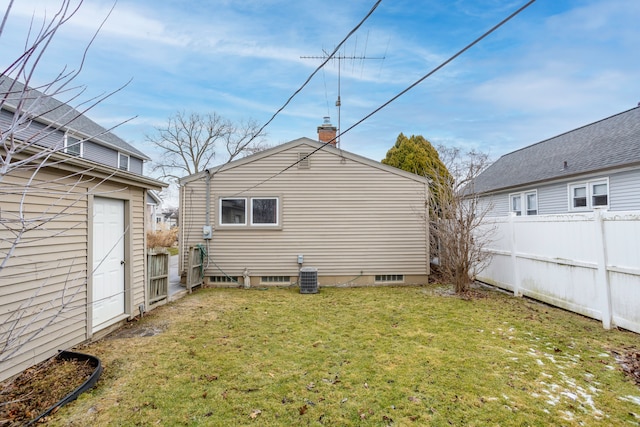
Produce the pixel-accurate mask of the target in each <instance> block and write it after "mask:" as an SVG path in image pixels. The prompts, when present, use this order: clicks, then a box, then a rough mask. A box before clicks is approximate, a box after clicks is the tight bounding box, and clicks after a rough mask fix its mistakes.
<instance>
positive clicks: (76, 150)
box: [64, 134, 82, 157]
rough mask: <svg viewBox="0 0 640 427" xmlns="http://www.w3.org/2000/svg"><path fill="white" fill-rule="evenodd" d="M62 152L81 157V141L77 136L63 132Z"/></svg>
mask: <svg viewBox="0 0 640 427" xmlns="http://www.w3.org/2000/svg"><path fill="white" fill-rule="evenodd" d="M64 152H65V153H67V154H69V155H71V156H77V157H82V141H81V140H79V139H78V138H74V137H73V136H70V135H68V134H65V135H64Z"/></svg>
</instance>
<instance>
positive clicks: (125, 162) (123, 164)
mask: <svg viewBox="0 0 640 427" xmlns="http://www.w3.org/2000/svg"><path fill="white" fill-rule="evenodd" d="M118 169H122V170H123V171H128V170H129V156H127V155H126V154H124V153H118Z"/></svg>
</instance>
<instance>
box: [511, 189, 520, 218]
mask: <svg viewBox="0 0 640 427" xmlns="http://www.w3.org/2000/svg"><path fill="white" fill-rule="evenodd" d="M511 212H513V213H515V214H516V215H518V216H520V215H522V196H520V194H512V195H511Z"/></svg>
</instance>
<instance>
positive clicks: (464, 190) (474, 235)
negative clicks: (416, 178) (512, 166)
mask: <svg viewBox="0 0 640 427" xmlns="http://www.w3.org/2000/svg"><path fill="white" fill-rule="evenodd" d="M438 153H439V154H440V159H441V160H442V162H443V163H444V164H445V165H446V166H447V170H448V171H449V173H450V174H451V177H452V179H448V180H435V181H437V182H433V183H432V185H431V187H430V188H431V192H430V201H431V202H432V203H436V202H437V205H438V209H439V212H438V215H437V216H436V217H435V218H432V219H431V221H430V226H429V229H430V234H431V254H432V256H434V257H436V259H437V263H436V264H437V271H438V272H439V273H440V275H441V279H442V280H443V281H446V282H449V283H452V284H453V285H454V287H455V290H456V292H457V293H464V292H467V291H468V289H469V285H470V284H471V283H472V282H473V280H474V279H475V276H476V274H477V272H479V271H480V270H481V269H482V268H483V267H484V266H485V265H486V263H487V262H488V261H489V256H490V255H489V253H488V252H485V251H484V250H483V248H484V246H485V245H486V244H487V243H489V242H490V241H491V234H492V232H493V229H491V228H487V227H484V226H482V225H483V220H484V218H485V216H486V214H487V212H488V211H489V209H490V206H489V205H485V204H481V203H480V202H479V198H478V196H477V195H476V194H475V193H474V191H473V180H474V179H475V177H477V176H478V175H479V174H480V172H482V171H483V170H484V169H485V168H486V167H487V166H488V165H489V161H488V156H487V155H486V154H484V153H480V152H477V151H469V152H466V153H464V152H462V151H461V150H460V149H459V148H448V147H444V146H440V147H438ZM434 173H437V172H436V171H434Z"/></svg>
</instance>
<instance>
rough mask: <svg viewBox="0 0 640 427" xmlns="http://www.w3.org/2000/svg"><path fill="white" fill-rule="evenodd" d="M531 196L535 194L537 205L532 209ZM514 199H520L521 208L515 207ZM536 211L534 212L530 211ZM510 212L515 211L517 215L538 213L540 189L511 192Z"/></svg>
mask: <svg viewBox="0 0 640 427" xmlns="http://www.w3.org/2000/svg"><path fill="white" fill-rule="evenodd" d="M529 196H535V201H536V206H535V209H531V206H529ZM514 199H519V200H520V210H515V209H514V208H513V201H514ZM532 211H534V212H533V213H530V212H532ZM509 212H513V213H515V214H516V216H534V215H538V190H529V191H523V192H520V193H511V194H509Z"/></svg>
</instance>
